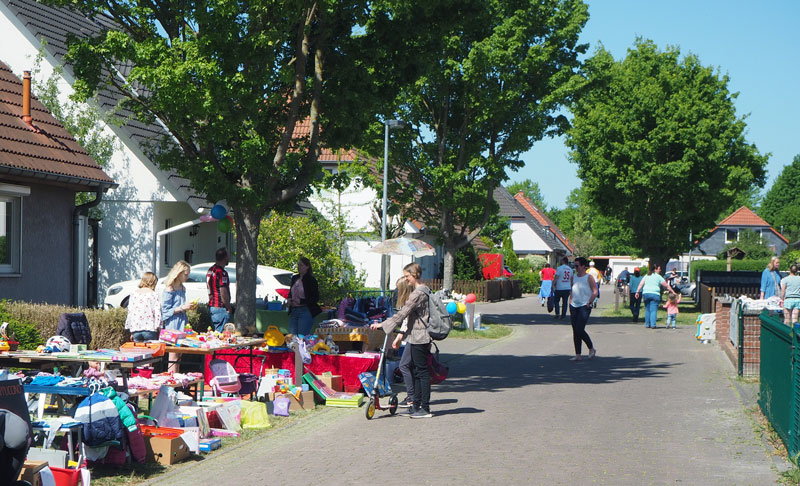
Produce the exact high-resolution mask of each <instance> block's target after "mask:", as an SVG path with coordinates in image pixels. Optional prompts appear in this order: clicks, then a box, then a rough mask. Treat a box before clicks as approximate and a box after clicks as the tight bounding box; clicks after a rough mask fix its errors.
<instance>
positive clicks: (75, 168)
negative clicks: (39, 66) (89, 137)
mask: <svg viewBox="0 0 800 486" xmlns="http://www.w3.org/2000/svg"><path fill="white" fill-rule="evenodd" d="M21 115H22V81H21V80H20V79H19V78H18V77H16V76H15V75H14V73H13V72H12V71H11V69H9V67H8V66H7V65H5V64H4V63H2V62H0V173H2V174H11V175H15V176H21V177H34V178H42V179H44V180H51V181H56V182H59V183H63V184H67V185H71V186H75V187H80V188H81V189H82V190H89V189H92V190H96V189H103V190H105V189H108V188H110V187H113V186H116V184H115V183H114V181H113V180H112V179H111V178H110V177H109V176H108V175H107V174H106V173H105V172H103V169H101V168H100V166H99V165H98V164H97V162H95V161H94V160H92V158H91V157H89V154H88V153H86V150H84V148H83V147H81V146H80V144H78V142H76V141H75V139H74V138H73V137H72V135H70V134H69V133H68V132H67V131H66V130H65V129H64V127H63V126H62V125H61V123H59V122H58V120H56V119H55V118H53V116H52V115H51V114H50V112H49V111H47V109H46V108H45V107H44V106H43V105H42V104H41V103H40V102H39V101H38V100H36V99H35V98H33V97H31V115H32V117H33V122H32V123H33V125H34V126H35V127H36V128H38V129H39V130H40V133H36V132H34V131H33V130H31V129H30V128H29V127H28V126H27V125H26V124H25V123H24V122H23V121H22V116H21Z"/></svg>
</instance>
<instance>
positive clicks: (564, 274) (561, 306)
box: [554, 257, 572, 319]
mask: <svg viewBox="0 0 800 486" xmlns="http://www.w3.org/2000/svg"><path fill="white" fill-rule="evenodd" d="M554 282H555V286H556V292H555V294H556V319H565V318H566V317H567V301H568V300H569V292H570V289H571V288H572V267H570V266H569V258H567V257H561V265H559V266H558V268H556V276H555V280H554Z"/></svg>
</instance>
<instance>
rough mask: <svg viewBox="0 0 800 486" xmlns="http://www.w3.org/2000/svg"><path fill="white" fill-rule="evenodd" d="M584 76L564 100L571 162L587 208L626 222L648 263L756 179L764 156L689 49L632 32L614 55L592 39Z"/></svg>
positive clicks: (707, 222)
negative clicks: (621, 54)
mask: <svg viewBox="0 0 800 486" xmlns="http://www.w3.org/2000/svg"><path fill="white" fill-rule="evenodd" d="M585 77H586V83H585V85H584V86H583V89H582V91H581V94H580V95H579V96H578V97H577V98H576V100H575V101H574V103H572V105H571V110H572V112H573V114H574V119H573V127H572V128H571V129H570V130H569V132H568V134H567V144H568V146H569V147H570V148H571V150H572V151H571V154H570V155H571V158H572V161H573V162H575V163H577V164H578V175H579V177H580V178H581V179H582V180H583V189H584V190H585V191H586V192H587V195H588V197H589V198H590V200H591V201H592V202H593V203H594V205H595V206H596V208H597V209H598V210H599V211H600V212H601V213H603V214H606V215H609V216H612V217H614V218H616V219H618V220H620V221H624V222H625V224H626V225H628V226H629V227H630V228H632V230H633V237H634V241H633V243H634V244H635V246H636V247H638V248H641V250H642V252H643V253H644V255H646V256H649V257H650V258H651V262H653V263H654V264H658V263H662V264H663V263H664V262H666V261H667V260H668V259H669V258H670V257H672V256H674V255H676V254H677V253H678V252H679V251H681V250H683V249H684V248H685V247H686V237H687V235H688V234H689V231H690V230H693V231H694V233H695V234H697V233H698V232H699V231H701V230H703V229H705V228H708V227H711V226H713V224H714V222H715V219H716V218H717V217H718V215H719V214H720V212H721V211H722V210H723V209H725V208H726V207H728V206H730V204H731V203H732V202H733V201H734V200H735V198H736V197H737V195H738V194H740V193H741V192H743V191H747V190H748V189H749V188H750V187H751V186H752V185H753V184H756V185H758V186H763V184H764V177H765V169H764V167H765V165H766V162H767V157H766V156H762V155H760V154H759V152H758V150H757V149H756V147H755V146H754V145H751V144H748V143H747V142H746V141H745V139H744V132H745V126H746V125H745V122H744V118H743V117H737V116H736V110H735V106H734V100H735V98H736V94H731V93H730V92H729V91H728V78H727V76H720V75H718V74H717V73H715V72H714V71H713V70H712V69H711V68H708V67H704V66H702V65H701V64H700V61H699V59H698V58H697V57H696V56H694V55H688V56H685V57H683V58H681V56H680V51H679V49H678V48H675V47H669V48H667V50H666V51H663V52H662V51H660V50H659V49H658V48H657V47H656V46H655V44H654V43H653V42H652V41H647V40H642V39H637V41H636V42H635V44H634V46H633V47H632V48H631V49H629V50H628V54H627V57H626V58H625V59H623V60H622V61H615V60H614V59H613V57H612V56H611V54H610V53H609V52H608V51H606V50H605V49H604V48H602V47H601V48H600V49H599V50H598V51H597V53H596V54H595V55H594V56H593V57H592V58H590V59H589V60H587V62H586V64H585Z"/></svg>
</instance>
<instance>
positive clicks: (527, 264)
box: [514, 258, 542, 294]
mask: <svg viewBox="0 0 800 486" xmlns="http://www.w3.org/2000/svg"><path fill="white" fill-rule="evenodd" d="M514 278H515V279H519V280H520V281H521V282H522V293H525V294H530V293H533V292H538V291H539V287H540V286H541V285H542V280H541V278H539V269H538V268H536V267H535V264H534V262H532V261H530V260H527V259H524V258H521V259H520V260H519V262H518V268H517V273H515V274H514Z"/></svg>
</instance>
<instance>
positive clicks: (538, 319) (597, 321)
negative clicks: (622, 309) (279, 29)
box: [481, 310, 663, 327]
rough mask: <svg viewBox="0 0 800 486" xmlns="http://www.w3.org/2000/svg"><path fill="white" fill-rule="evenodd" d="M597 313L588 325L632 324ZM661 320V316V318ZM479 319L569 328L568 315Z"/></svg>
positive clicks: (640, 319)
mask: <svg viewBox="0 0 800 486" xmlns="http://www.w3.org/2000/svg"><path fill="white" fill-rule="evenodd" d="M596 312H597V311H596V310H595V311H592V315H591V316H589V325H590V326H591V325H604V324H633V322H632V321H631V317H630V316H625V317H598V316H596V315H595V313H596ZM661 317H662V319H663V315H662V316H661ZM481 318H482V319H483V320H484V321H485V322H488V323H492V324H504V325H507V326H513V325H521V326H529V325H541V324H545V325H563V326H566V327H570V320H569V314H567V316H566V317H565V318H564V319H556V318H555V316H554V315H553V314H536V313H529V314H528V313H519V314H491V313H486V314H481ZM643 322H644V310H642V312H641V314H640V315H639V325H643Z"/></svg>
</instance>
